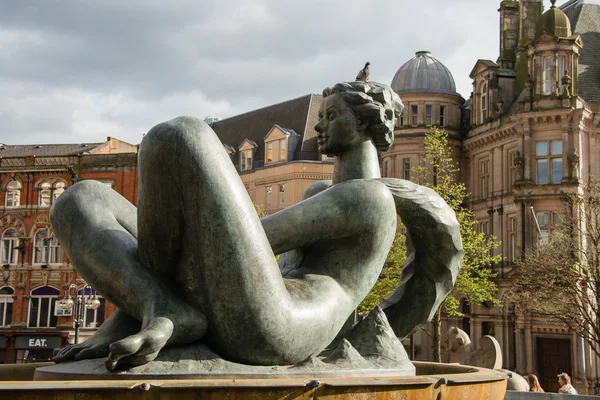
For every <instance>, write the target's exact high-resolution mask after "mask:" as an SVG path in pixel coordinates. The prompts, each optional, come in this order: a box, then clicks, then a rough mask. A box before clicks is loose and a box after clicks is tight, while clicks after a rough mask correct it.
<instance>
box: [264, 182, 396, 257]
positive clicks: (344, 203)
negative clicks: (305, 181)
mask: <svg viewBox="0 0 600 400" xmlns="http://www.w3.org/2000/svg"><path fill="white" fill-rule="evenodd" d="M349 184H350V185H352V186H353V190H360V187H362V186H364V190H369V191H371V192H370V193H369V199H370V201H372V204H365V205H364V208H365V212H373V210H376V209H378V207H381V206H382V204H383V202H387V201H392V199H391V194H390V192H389V190H388V189H387V188H386V187H385V185H383V184H378V185H374V181H367V180H365V181H357V180H355V181H349V182H344V183H340V184H337V185H335V186H331V187H330V188H329V189H327V190H323V191H321V192H320V193H318V194H315V195H314V196H312V197H310V198H307V199H306V200H303V201H301V202H300V203H297V204H295V205H293V206H291V207H288V208H286V209H285V210H282V211H279V212H277V213H275V214H272V215H269V216H268V217H265V218H263V219H262V220H261V222H262V225H263V228H264V230H265V233H266V235H267V238H268V239H269V243H270V244H271V247H272V249H273V252H274V253H275V254H281V253H284V252H286V251H290V250H293V249H298V248H301V247H305V246H309V245H311V244H314V243H317V242H322V241H329V240H333V239H341V238H344V237H349V236H354V235H358V234H361V233H364V232H366V230H367V229H371V228H367V227H365V226H364V223H363V219H361V218H360V216H357V215H356V204H355V201H356V199H354V198H353V197H352V196H348V191H347V188H346V186H347V185H349ZM357 186H358V188H357ZM369 207H371V209H370V208H369Z"/></svg>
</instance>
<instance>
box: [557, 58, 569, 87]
mask: <svg viewBox="0 0 600 400" xmlns="http://www.w3.org/2000/svg"><path fill="white" fill-rule="evenodd" d="M566 60H567V58H566V57H565V56H558V65H557V69H558V71H557V73H558V76H557V81H558V83H557V85H558V92H559V93H560V94H562V93H563V90H564V88H563V85H562V78H563V76H565V65H566Z"/></svg>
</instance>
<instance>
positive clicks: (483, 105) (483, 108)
mask: <svg viewBox="0 0 600 400" xmlns="http://www.w3.org/2000/svg"><path fill="white" fill-rule="evenodd" d="M487 102H488V97H487V84H486V83H484V84H483V86H482V87H481V123H482V124H483V123H485V122H486V121H487V115H488V113H487V110H488V106H487Z"/></svg>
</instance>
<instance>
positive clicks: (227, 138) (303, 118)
mask: <svg viewBox="0 0 600 400" xmlns="http://www.w3.org/2000/svg"><path fill="white" fill-rule="evenodd" d="M321 100H322V96H320V95H316V94H308V95H305V96H302V97H298V98H296V99H292V100H288V101H284V102H282V103H278V104H273V105H271V106H267V107H263V108H260V109H258V110H254V111H250V112H247V113H244V114H240V115H236V116H234V117H231V118H226V119H222V120H220V121H217V122H215V123H214V124H213V125H212V128H213V130H214V131H215V132H216V134H217V136H218V137H219V139H221V142H222V143H223V144H225V145H228V146H232V147H234V148H236V149H237V148H239V146H240V145H241V144H242V142H243V141H244V140H246V139H248V140H250V141H253V142H255V143H256V144H257V149H256V153H255V154H254V160H255V167H256V166H262V164H261V163H262V162H264V154H265V142H264V140H263V138H264V137H265V135H266V134H267V133H268V132H269V131H270V130H271V128H273V126H275V125H278V126H280V127H281V128H282V130H285V131H287V132H288V133H291V132H293V133H295V134H298V135H299V136H300V140H298V144H297V146H296V149H295V153H296V157H295V159H297V160H298V159H310V160H316V159H317V158H318V149H317V139H316V137H317V132H316V131H315V130H314V126H315V125H316V124H317V122H318V119H317V118H318V116H317V115H318V109H319V106H320V105H321Z"/></svg>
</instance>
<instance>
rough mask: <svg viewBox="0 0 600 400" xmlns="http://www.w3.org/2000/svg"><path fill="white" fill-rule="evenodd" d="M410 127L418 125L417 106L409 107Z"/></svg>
mask: <svg viewBox="0 0 600 400" xmlns="http://www.w3.org/2000/svg"><path fill="white" fill-rule="evenodd" d="M410 125H411V126H417V125H419V106H418V105H416V104H413V105H412V106H410Z"/></svg>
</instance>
